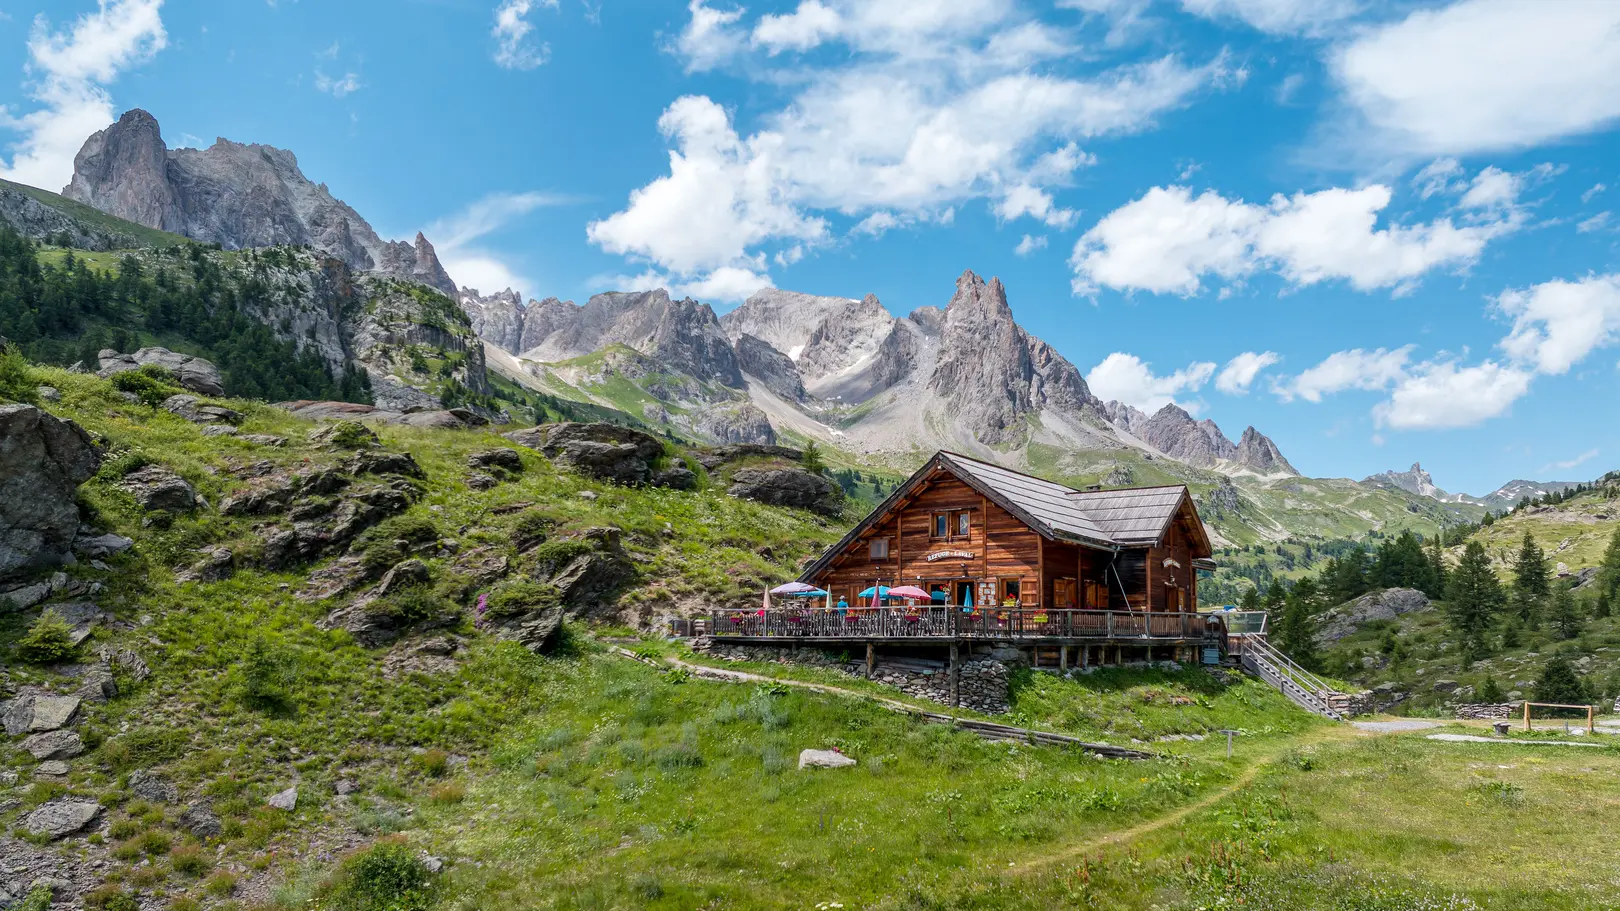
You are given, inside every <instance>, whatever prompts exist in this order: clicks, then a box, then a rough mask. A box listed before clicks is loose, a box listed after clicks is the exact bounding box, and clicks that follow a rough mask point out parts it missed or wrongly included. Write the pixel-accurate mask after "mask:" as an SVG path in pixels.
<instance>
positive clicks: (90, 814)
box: [23, 798, 101, 840]
mask: <svg viewBox="0 0 1620 911" xmlns="http://www.w3.org/2000/svg"><path fill="white" fill-rule="evenodd" d="M99 815H101V804H98V803H94V802H92V801H88V800H73V799H69V798H58V799H56V800H53V801H51V802H50V803H47V804H44V805H43V806H41V807H39V808H38V809H36V810H35V811H34V812H32V813H29V814H28V816H27V817H26V818H24V819H23V828H24V829H26V830H27V831H28V832H29V834H32V835H37V836H40V837H42V838H49V839H52V840H55V839H59V838H66V837H67V836H69V835H72V834H73V833H75V832H78V831H80V830H82V829H83V828H84V827H85V826H87V825H89V824H90V822H91V821H92V820H94V819H95V818H96V817H97V816H99Z"/></svg>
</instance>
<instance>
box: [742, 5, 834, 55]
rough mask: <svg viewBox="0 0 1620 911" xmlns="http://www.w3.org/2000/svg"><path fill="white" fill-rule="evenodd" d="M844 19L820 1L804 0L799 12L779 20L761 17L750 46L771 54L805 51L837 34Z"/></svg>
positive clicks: (781, 17)
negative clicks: (760, 48)
mask: <svg viewBox="0 0 1620 911" xmlns="http://www.w3.org/2000/svg"><path fill="white" fill-rule="evenodd" d="M843 25H844V19H843V17H842V16H840V15H839V14H838V11H837V10H835V9H833V8H832V7H830V6H827V5H826V4H823V3H821V2H819V0H804V2H802V3H800V4H799V8H798V9H796V10H794V11H793V12H791V13H787V14H784V15H780V16H761V17H760V19H759V22H758V23H757V24H756V25H755V26H754V33H753V43H754V44H755V45H756V46H758V47H763V48H765V49H766V50H767V51H768V52H769V53H771V54H773V55H774V54H780V53H782V52H783V51H807V50H810V49H811V48H813V47H815V46H817V45H819V44H821V43H822V42H823V41H826V40H827V39H828V38H831V37H833V36H835V35H837V34H838V32H839V30H840V29H841V28H842V27H843Z"/></svg>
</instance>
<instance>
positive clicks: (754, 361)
mask: <svg viewBox="0 0 1620 911" xmlns="http://www.w3.org/2000/svg"><path fill="white" fill-rule="evenodd" d="M737 364H738V366H739V367H741V368H742V371H743V372H744V373H746V374H748V375H749V376H752V377H754V378H756V379H758V380H759V381H760V383H761V384H763V385H764V386H765V388H766V389H769V390H770V391H771V392H772V393H774V394H776V395H778V396H781V397H782V398H784V399H786V400H788V401H790V402H803V401H804V400H805V392H804V378H803V377H801V376H799V368H798V367H797V366H796V365H795V364H794V363H793V359H792V358H790V357H788V356H787V355H785V354H783V353H782V352H780V351H778V350H776V349H775V348H773V347H771V344H770V343H769V342H767V341H765V340H763V339H759V338H755V337H754V336H752V335H749V334H747V333H746V332H745V333H743V334H742V336H741V337H740V338H738V339H737Z"/></svg>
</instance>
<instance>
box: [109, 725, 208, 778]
mask: <svg viewBox="0 0 1620 911" xmlns="http://www.w3.org/2000/svg"><path fill="white" fill-rule="evenodd" d="M190 744H191V736H190V735H189V734H187V733H186V732H185V731H183V730H180V729H178V728H155V727H154V728H136V729H135V730H133V731H130V732H129V733H127V734H120V735H118V736H117V737H114V738H113V739H111V740H109V741H107V742H106V743H104V744H102V746H101V758H102V759H103V760H105V761H106V762H107V764H108V765H111V766H112V767H113V768H115V769H133V768H146V767H150V766H154V765H157V764H159V763H162V762H167V761H168V760H170V759H175V758H177V757H179V756H180V754H182V753H184V752H185V751H186V747H188V746H189V745H190Z"/></svg>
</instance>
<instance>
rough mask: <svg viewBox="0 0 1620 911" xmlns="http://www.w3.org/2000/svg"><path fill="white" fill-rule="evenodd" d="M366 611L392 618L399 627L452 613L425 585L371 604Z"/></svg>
mask: <svg viewBox="0 0 1620 911" xmlns="http://www.w3.org/2000/svg"><path fill="white" fill-rule="evenodd" d="M366 610H368V611H370V612H371V613H373V614H380V615H383V616H387V617H393V618H394V619H395V620H396V621H398V622H399V623H400V624H401V625H405V626H410V625H414V624H417V623H427V622H428V621H430V620H438V619H440V618H442V617H444V616H446V615H447V614H450V613H452V612H453V608H452V607H451V606H450V604H449V602H447V601H445V600H444V599H443V598H441V597H439V596H438V595H437V594H435V593H434V591H433V589H431V588H428V587H427V586H425V585H413V586H411V587H409V588H404V589H401V590H399V591H397V592H394V593H393V594H391V595H388V596H387V597H385V598H379V599H377V600H376V601H373V602H371V604H369V605H368V606H367V607H366Z"/></svg>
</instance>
